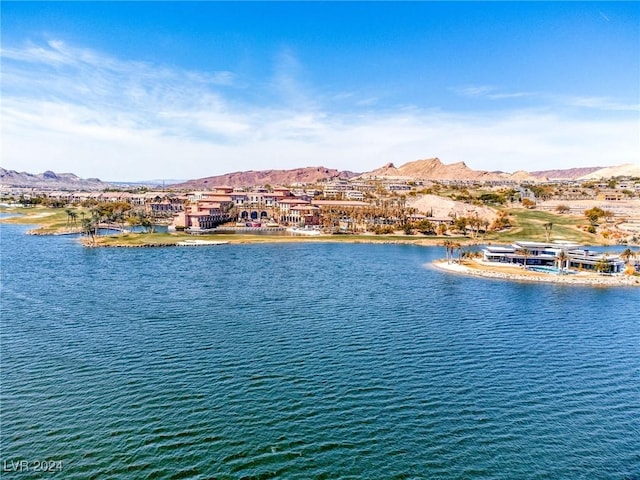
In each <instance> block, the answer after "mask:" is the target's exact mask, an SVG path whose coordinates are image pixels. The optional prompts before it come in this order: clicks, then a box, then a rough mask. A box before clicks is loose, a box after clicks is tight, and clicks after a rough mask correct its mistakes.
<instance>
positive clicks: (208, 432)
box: [0, 225, 640, 480]
mask: <svg viewBox="0 0 640 480" xmlns="http://www.w3.org/2000/svg"><path fill="white" fill-rule="evenodd" d="M0 228H1V233H2V238H1V243H2V258H1V260H2V318H1V322H2V323H1V330H0V335H1V350H0V354H1V367H2V379H1V382H2V383H1V406H2V417H1V422H2V425H1V426H2V429H1V432H0V433H1V435H0V437H1V444H0V447H1V450H0V454H1V462H2V464H1V465H0V467H2V478H32V475H36V474H37V472H33V471H32V472H31V473H29V474H28V475H25V472H24V471H19V466H20V465H22V466H23V467H24V466H27V467H28V468H30V469H31V470H33V466H34V465H35V464H34V462H35V461H41V460H50V461H56V462H61V463H60V464H55V466H54V468H53V470H54V471H53V472H51V473H49V474H46V475H44V474H40V477H38V478H45V477H46V478H64V479H85V478H96V479H101V478H131V479H144V478H149V479H151V478H155V479H177V478H188V479H209V478H221V479H236V478H247V479H252V478H256V479H257V478H283V479H316V478H317V479H320V478H326V479H360V478H363V479H369V478H376V479H418V478H420V479H422V478H425V479H430V478H442V479H448V478H451V479H620V480H630V479H638V478H640V318H639V317H640V313H639V311H640V307H639V305H640V297H639V295H638V290H637V289H629V288H600V289H598V288H590V287H572V286H567V285H553V284H550V285H539V284H525V283H506V282H502V281H493V280H485V279H476V278H467V277H462V276H455V275H450V274H446V273H442V272H439V271H436V270H433V269H431V268H430V267H429V263H430V261H431V260H433V259H434V258H438V257H442V256H444V252H443V251H442V250H441V249H439V248H424V247H412V246H400V245H346V244H344V245H342V244H322V243H316V244H289V245H222V246H214V247H202V248H189V249H180V248H158V249H86V248H83V247H81V246H79V245H78V244H77V243H76V242H75V241H74V240H73V239H71V238H64V237H33V236H26V235H23V233H24V228H22V227H16V226H9V225H2V226H1V227H0ZM20 461H22V462H25V463H22V464H20V463H19V462H20ZM58 466H62V470H61V471H60V470H59V469H58V468H57V467H58Z"/></svg>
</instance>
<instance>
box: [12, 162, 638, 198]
mask: <svg viewBox="0 0 640 480" xmlns="http://www.w3.org/2000/svg"><path fill="white" fill-rule="evenodd" d="M618 176H629V177H639V178H640V164H638V165H634V164H624V165H619V166H615V167H606V168H602V167H583V168H570V169H557V170H543V171H533V172H526V171H517V172H514V173H505V172H487V171H483V170H473V169H471V168H469V167H468V166H467V165H466V164H465V163H464V162H458V163H452V164H444V163H442V161H441V160H440V159H439V158H429V159H425V160H415V161H412V162H408V163H405V164H403V165H401V166H400V167H396V166H394V164H393V163H388V164H386V165H384V166H382V167H380V168H378V169H375V170H372V171H370V172H365V173H355V172H350V171H340V170H336V169H332V168H326V167H305V168H294V169H290V170H250V171H243V172H233V173H227V174H225V175H216V176H212V177H204V178H199V179H194V180H189V181H186V182H181V183H175V184H171V185H170V188H172V189H181V190H206V189H208V188H212V187H218V186H228V187H248V186H254V185H267V184H269V185H294V184H296V183H299V184H305V183H316V182H319V181H322V180H331V179H338V178H343V179H350V178H358V179H363V180H372V179H379V180H381V179H390V180H393V179H398V180H436V181H440V180H468V181H478V182H483V181H494V182H499V181H516V182H525V181H528V182H544V181H547V180H598V179H601V178H612V177H618ZM167 183H169V182H167ZM0 185H2V186H6V187H26V188H36V189H38V188H40V189H56V190H103V189H105V188H110V187H113V186H114V185H113V184H110V183H106V182H102V181H100V180H99V179H97V178H88V179H82V178H79V177H78V176H76V175H74V174H73V173H54V172H51V171H46V172H44V173H40V174H37V175H34V174H31V173H26V172H16V171H15V170H5V169H4V168H0Z"/></svg>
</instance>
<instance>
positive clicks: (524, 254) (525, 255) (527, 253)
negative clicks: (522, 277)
mask: <svg viewBox="0 0 640 480" xmlns="http://www.w3.org/2000/svg"><path fill="white" fill-rule="evenodd" d="M520 253H521V254H522V258H523V259H524V263H523V266H524V268H527V259H528V258H529V256H530V255H531V250H529V249H528V248H523V249H522V250H520Z"/></svg>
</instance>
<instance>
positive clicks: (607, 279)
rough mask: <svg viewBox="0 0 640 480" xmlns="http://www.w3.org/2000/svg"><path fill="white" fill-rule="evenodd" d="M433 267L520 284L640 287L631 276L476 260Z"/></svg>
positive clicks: (437, 261)
mask: <svg viewBox="0 0 640 480" xmlns="http://www.w3.org/2000/svg"><path fill="white" fill-rule="evenodd" d="M433 266H434V267H436V268H438V269H440V270H444V271H447V272H451V273H457V274H462V275H471V276H476V277H485V278H497V279H500V280H511V281H519V282H542V283H563V284H570V285H591V286H599V287H620V286H633V287H640V277H634V276H630V275H615V276H604V275H599V274H596V273H583V272H579V273H576V274H573V275H555V274H549V273H540V272H532V271H529V270H524V269H521V268H518V267H510V266H508V267H501V266H493V265H487V264H483V263H481V262H478V261H475V260H467V261H465V262H464V263H463V264H462V265H460V264H458V263H448V262H447V261H446V260H436V261H435V262H433Z"/></svg>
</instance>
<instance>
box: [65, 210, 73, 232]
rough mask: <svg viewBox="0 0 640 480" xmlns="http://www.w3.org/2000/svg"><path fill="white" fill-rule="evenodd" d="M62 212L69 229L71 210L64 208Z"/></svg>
mask: <svg viewBox="0 0 640 480" xmlns="http://www.w3.org/2000/svg"><path fill="white" fill-rule="evenodd" d="M64 212H65V213H66V214H67V228H69V227H70V226H71V214H72V213H73V210H71V209H70V208H65V209H64Z"/></svg>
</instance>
